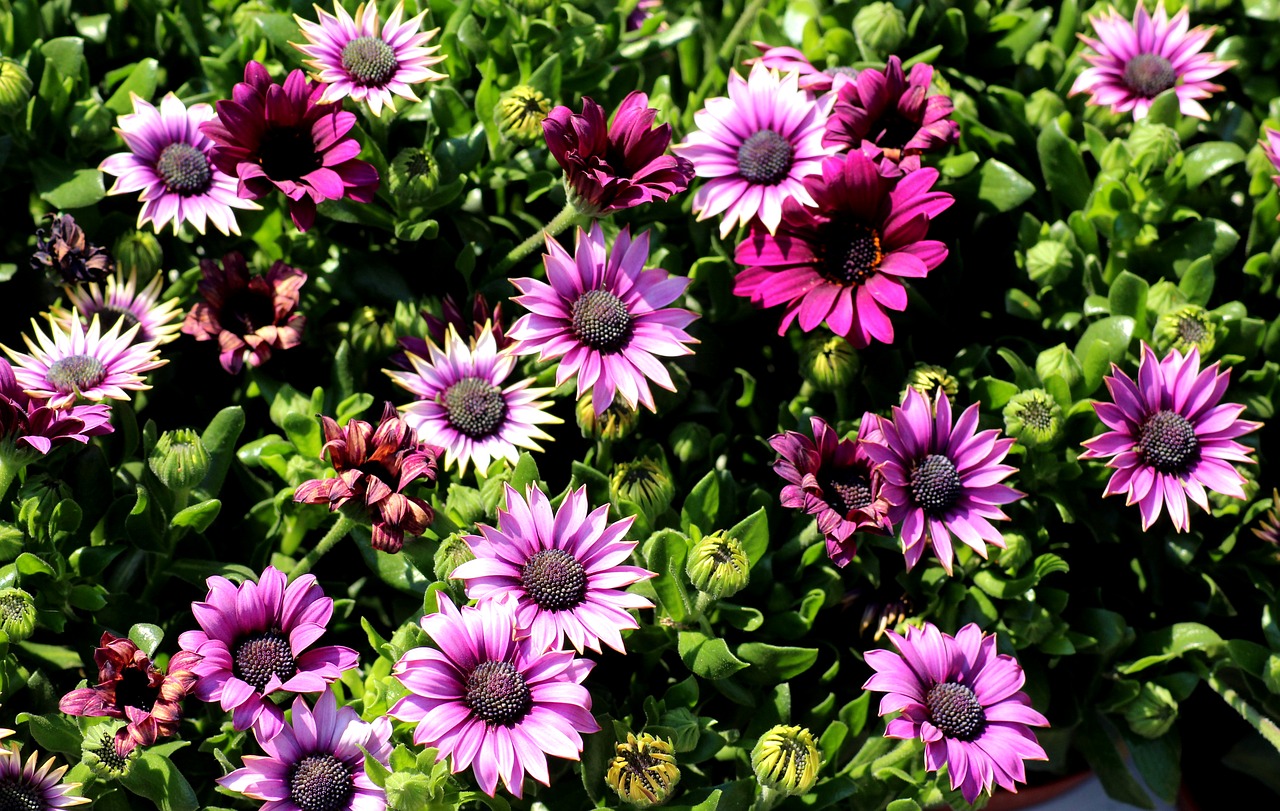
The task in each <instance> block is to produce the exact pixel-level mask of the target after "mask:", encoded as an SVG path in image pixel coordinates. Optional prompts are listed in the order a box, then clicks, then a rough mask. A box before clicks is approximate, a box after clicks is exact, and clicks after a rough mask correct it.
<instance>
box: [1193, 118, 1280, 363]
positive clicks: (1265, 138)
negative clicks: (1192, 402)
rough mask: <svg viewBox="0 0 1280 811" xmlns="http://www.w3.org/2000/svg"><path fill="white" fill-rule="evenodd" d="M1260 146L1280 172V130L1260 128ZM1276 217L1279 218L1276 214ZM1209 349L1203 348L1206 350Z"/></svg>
mask: <svg viewBox="0 0 1280 811" xmlns="http://www.w3.org/2000/svg"><path fill="white" fill-rule="evenodd" d="M1258 143H1259V145H1261V146H1262V154H1264V155H1266V156H1267V160H1268V161H1270V162H1271V168H1272V169H1274V170H1275V171H1276V172H1280V130H1274V129H1272V128H1271V127H1263V128H1262V138H1261V139H1260V140H1259V141H1258ZM1271 180H1272V181H1273V182H1275V183H1276V184H1277V185H1280V174H1275V175H1272V176H1271ZM1276 219H1280V216H1277V217H1276ZM1208 351H1209V350H1207V349H1206V350H1205V352H1208Z"/></svg>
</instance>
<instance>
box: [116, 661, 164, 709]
mask: <svg viewBox="0 0 1280 811" xmlns="http://www.w3.org/2000/svg"><path fill="white" fill-rule="evenodd" d="M159 697H160V688H159V687H152V686H151V679H150V678H149V677H148V676H147V674H146V673H145V672H144V671H142V670H139V669H138V668H136V667H130V668H126V669H125V671H124V672H123V673H121V674H120V680H119V681H118V682H116V709H117V710H119V711H120V712H124V708H125V707H133V708H134V709H137V710H142V711H143V712H151V708H152V707H153V706H155V703H156V699H157V698H159Z"/></svg>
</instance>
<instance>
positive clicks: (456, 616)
mask: <svg viewBox="0 0 1280 811" xmlns="http://www.w3.org/2000/svg"><path fill="white" fill-rule="evenodd" d="M508 489H509V488H508ZM571 497H572V496H571ZM499 515H501V513H499ZM481 529H482V530H485V531H487V530H488V527H482V528H481ZM473 562H474V561H473ZM465 565H470V564H464V566H465ZM473 596H474V595H473ZM436 600H437V604H438V605H439V611H437V612H435V613H432V614H427V615H426V616H424V617H423V618H422V627H423V629H424V630H425V631H426V632H427V636H429V637H430V638H431V640H432V641H433V642H434V643H435V645H436V647H434V648H413V649H411V650H408V651H406V652H405V653H404V655H403V656H401V657H400V660H399V661H398V662H396V664H395V667H394V668H393V669H392V671H391V672H392V674H393V675H394V676H395V677H396V678H397V679H399V680H400V682H401V683H402V684H403V685H404V686H405V688H406V689H407V690H408V694H407V695H405V696H404V697H403V698H401V699H400V700H399V701H397V702H396V703H395V705H394V706H393V707H392V708H391V709H390V710H389V711H388V714H389V715H390V716H391V717H393V718H396V719H398V720H400V721H409V722H413V723H417V725H418V726H417V729H416V730H415V731H414V733H413V741H414V743H416V744H419V745H421V746H431V747H435V748H437V749H439V750H440V752H439V758H440V759H441V760H443V759H444V758H446V757H447V758H449V763H450V765H451V767H452V769H453V771H454V773H455V774H456V773H457V772H461V771H463V770H465V769H467V768H468V767H470V768H471V769H472V771H473V772H474V773H475V779H476V783H477V784H479V786H480V790H481V791H483V792H484V793H486V794H488V795H490V796H493V794H494V792H495V791H496V790H497V787H498V780H499V778H501V780H502V782H503V784H504V785H505V786H506V787H507V791H509V792H511V793H512V794H514V795H515V796H516V797H520V796H521V795H522V793H523V784H524V777H525V774H526V773H527V774H528V775H529V776H530V777H532V778H533V779H535V780H537V781H539V782H540V783H542V784H544V785H550V782H551V778H550V775H549V773H548V769H547V757H546V756H547V755H548V754H553V753H554V754H555V755H556V756H558V757H568V758H570V759H572V760H577V759H578V754H579V753H581V752H582V745H583V741H582V734H583V733H588V732H596V731H598V730H599V729H600V725H599V724H597V723H596V720H595V718H593V717H592V715H591V694H590V693H588V692H587V690H586V688H585V687H583V686H582V681H583V679H585V678H586V677H587V674H588V673H590V672H591V668H592V666H593V663H592V662H590V661H588V660H586V659H578V658H576V657H575V656H574V653H573V651H562V650H560V648H559V646H558V645H557V646H556V647H554V648H548V647H547V646H545V645H540V644H537V643H536V642H535V641H534V640H532V639H530V638H529V637H528V636H527V635H525V634H524V633H523V632H522V633H519V634H517V633H516V617H517V611H518V610H519V609H518V608H517V604H516V600H515V599H514V598H513V597H511V596H510V595H503V596H499V597H496V598H494V599H487V600H481V601H480V603H479V605H477V606H476V607H474V608H473V607H471V606H463V607H462V609H461V610H459V609H458V608H456V607H455V606H454V604H453V601H452V600H450V599H449V598H448V596H446V595H445V593H444V592H436Z"/></svg>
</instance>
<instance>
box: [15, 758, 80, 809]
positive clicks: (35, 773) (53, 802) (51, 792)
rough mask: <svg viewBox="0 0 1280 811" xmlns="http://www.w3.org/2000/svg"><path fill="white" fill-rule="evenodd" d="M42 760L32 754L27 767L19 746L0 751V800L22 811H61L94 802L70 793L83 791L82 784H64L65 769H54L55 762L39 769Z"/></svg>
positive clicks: (50, 762) (60, 767) (48, 762)
mask: <svg viewBox="0 0 1280 811" xmlns="http://www.w3.org/2000/svg"><path fill="white" fill-rule="evenodd" d="M39 760H40V758H39V755H37V754H36V753H35V752H32V753H31V755H30V757H28V758H27V762H26V763H25V764H24V763H23V762H22V750H21V749H20V748H19V747H18V745H17V744H16V743H13V744H10V745H9V748H8V749H5V748H3V747H0V797H2V798H4V799H5V800H6V801H10V802H11V804H12V807H14V808H18V809H22V811H27V809H35V811H62V809H64V808H71V807H73V806H77V805H84V804H85V803H88V802H92V800H90V799H89V798H88V797H79V796H77V795H75V794H72V793H71V792H73V791H75V790H76V789H78V788H80V784H79V783H67V782H64V781H63V779H62V775H64V774H66V773H67V767H66V766H59V767H58V768H56V769H55V768H53V764H54V759H53V758H49V759H48V760H46V761H45V762H44V765H39Z"/></svg>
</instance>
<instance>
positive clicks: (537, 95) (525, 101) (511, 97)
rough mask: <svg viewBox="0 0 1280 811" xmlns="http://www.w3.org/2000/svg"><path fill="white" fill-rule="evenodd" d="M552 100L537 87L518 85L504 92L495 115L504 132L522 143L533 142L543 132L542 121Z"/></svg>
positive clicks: (548, 110) (549, 110) (549, 109)
mask: <svg viewBox="0 0 1280 811" xmlns="http://www.w3.org/2000/svg"><path fill="white" fill-rule="evenodd" d="M549 112H551V102H550V101H548V100H547V97H546V96H544V95H542V93H541V92H540V91H539V90H538V89H537V88H535V87H530V86H529V85H525V84H522V85H517V86H515V87H513V88H511V89H510V90H508V91H507V92H505V93H503V94H502V98H500V99H499V100H498V108H497V110H495V111H494V117H495V119H496V120H497V122H498V129H499V130H501V131H502V134H503V135H505V136H506V137H508V138H510V139H511V140H513V141H516V142H518V143H521V144H532V143H533V142H534V141H536V140H538V136H539V135H541V134H542V122H543V121H544V120H545V119H546V117H547V113H549Z"/></svg>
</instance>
